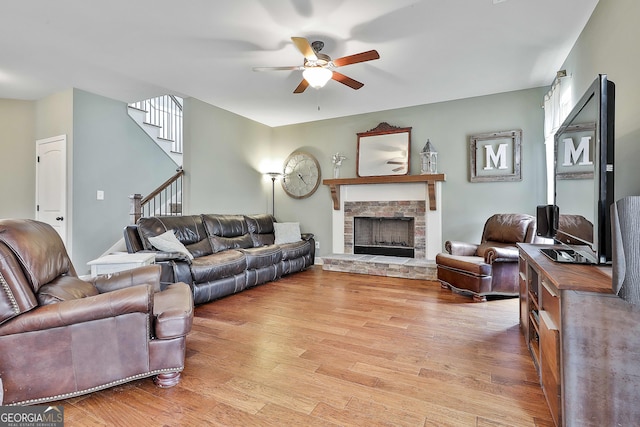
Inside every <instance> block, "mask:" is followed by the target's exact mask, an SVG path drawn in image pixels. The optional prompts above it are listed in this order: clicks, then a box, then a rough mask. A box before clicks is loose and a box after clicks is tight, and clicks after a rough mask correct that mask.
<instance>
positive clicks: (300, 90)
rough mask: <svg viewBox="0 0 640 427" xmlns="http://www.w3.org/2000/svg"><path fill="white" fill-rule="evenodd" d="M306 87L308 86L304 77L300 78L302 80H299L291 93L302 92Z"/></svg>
mask: <svg viewBox="0 0 640 427" xmlns="http://www.w3.org/2000/svg"><path fill="white" fill-rule="evenodd" d="M307 87H309V82H307V81H306V80H305V79H302V81H301V82H300V84H299V85H298V87H297V88H296V90H294V91H293V93H302V92H304V90H305V89H306V88H307Z"/></svg>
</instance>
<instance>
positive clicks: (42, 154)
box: [36, 135, 69, 249]
mask: <svg viewBox="0 0 640 427" xmlns="http://www.w3.org/2000/svg"><path fill="white" fill-rule="evenodd" d="M36 155H37V159H36V161H37V164H36V219H37V220H38V221H42V222H46V223H48V224H51V226H52V227H53V228H55V229H56V231H57V232H58V234H60V237H62V241H63V242H64V243H65V245H66V244H67V222H68V220H67V136H66V135H60V136H56V137H53V138H47V139H40V140H38V141H36ZM67 249H69V247H68V246H67Z"/></svg>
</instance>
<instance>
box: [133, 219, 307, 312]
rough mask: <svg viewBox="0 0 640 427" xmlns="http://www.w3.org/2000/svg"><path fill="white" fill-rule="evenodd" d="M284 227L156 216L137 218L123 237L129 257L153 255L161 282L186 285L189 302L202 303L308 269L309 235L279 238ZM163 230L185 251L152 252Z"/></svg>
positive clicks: (248, 221)
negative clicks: (191, 297) (130, 254)
mask: <svg viewBox="0 0 640 427" xmlns="http://www.w3.org/2000/svg"><path fill="white" fill-rule="evenodd" d="M285 225H292V224H291V223H280V224H278V223H276V221H275V219H274V217H273V216H272V215H269V214H259V215H222V214H202V215H184V216H159V217H148V218H140V219H139V220H138V222H137V224H136V225H130V226H127V227H126V228H125V230H124V235H125V243H126V245H127V250H128V251H129V252H130V253H134V252H139V251H154V252H155V253H156V264H160V265H161V266H162V278H161V281H162V282H163V283H175V282H185V283H187V284H188V285H189V286H190V287H191V290H192V292H193V301H194V304H202V303H205V302H208V301H212V300H215V299H218V298H221V297H224V296H227V295H230V294H233V293H236V292H240V291H242V290H244V289H246V288H250V287H253V286H256V285H259V284H263V283H266V282H269V281H273V280H277V279H279V278H280V277H282V276H284V275H287V274H290V273H294V272H297V271H301V270H304V269H306V268H307V267H309V266H311V265H313V263H314V257H315V241H314V239H313V235H312V234H300V233H299V232H298V236H294V238H290V239H286V238H285V239H283V238H281V237H280V236H278V231H279V230H283V227H284V226H285ZM168 231H170V232H171V234H173V235H175V237H176V238H177V240H178V241H179V242H180V243H181V244H182V245H183V246H184V248H186V251H184V250H183V251H182V252H177V251H169V252H167V251H166V250H165V251H161V250H158V248H157V247H156V246H155V245H154V243H152V241H153V240H154V238H157V237H159V236H162V235H165V233H166V232H168ZM171 237H173V236H171ZM155 242H156V244H157V239H156V241H155Z"/></svg>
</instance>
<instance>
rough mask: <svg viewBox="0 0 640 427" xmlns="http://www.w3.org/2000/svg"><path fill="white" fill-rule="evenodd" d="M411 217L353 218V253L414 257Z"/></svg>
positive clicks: (412, 220) (412, 221) (412, 222)
mask: <svg viewBox="0 0 640 427" xmlns="http://www.w3.org/2000/svg"><path fill="white" fill-rule="evenodd" d="M414 222H415V221H414V219H413V218H412V217H354V218H353V239H354V245H353V253H354V254H369V255H388V256H397V257H407V258H414V257H415V248H414V234H415V232H414Z"/></svg>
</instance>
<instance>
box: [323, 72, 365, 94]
mask: <svg viewBox="0 0 640 427" xmlns="http://www.w3.org/2000/svg"><path fill="white" fill-rule="evenodd" d="M331 78H332V79H333V80H335V81H337V82H340V83H342V84H343V85H347V86H349V87H350V88H352V89H356V90H357V89H360V88H361V87H362V86H364V83H360V82H359V81H357V80H353V79H352V78H351V77H347V76H345V75H344V74H340V73H339V72H337V71H334V72H333V76H332V77H331Z"/></svg>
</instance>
